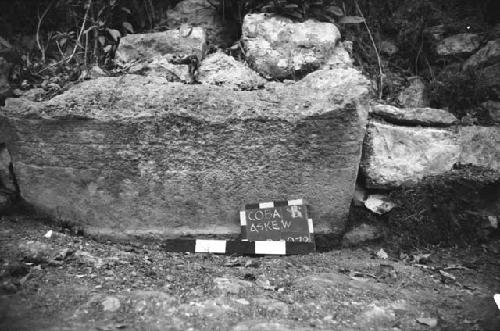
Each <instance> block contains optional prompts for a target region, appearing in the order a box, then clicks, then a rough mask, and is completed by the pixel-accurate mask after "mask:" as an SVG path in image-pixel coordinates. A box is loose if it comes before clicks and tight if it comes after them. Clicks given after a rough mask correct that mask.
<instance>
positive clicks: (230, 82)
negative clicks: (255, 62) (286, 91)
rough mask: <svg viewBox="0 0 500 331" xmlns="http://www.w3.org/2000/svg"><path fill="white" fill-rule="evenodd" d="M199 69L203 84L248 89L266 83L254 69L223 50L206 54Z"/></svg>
mask: <svg viewBox="0 0 500 331" xmlns="http://www.w3.org/2000/svg"><path fill="white" fill-rule="evenodd" d="M199 70H200V74H199V80H200V82H201V83H203V84H209V85H217V86H224V87H227V88H230V89H234V90H245V91H250V90H256V89H259V88H262V87H263V86H264V84H265V83H266V80H265V79H264V78H262V77H260V76H259V75H258V74H257V73H256V72H255V71H253V70H252V69H250V68H249V67H247V66H246V65H245V64H243V63H241V62H238V61H236V59H235V58H233V57H232V56H229V55H226V54H224V53H223V52H217V53H214V54H211V55H209V56H207V58H205V59H204V60H203V62H202V63H201V66H200V69H199Z"/></svg>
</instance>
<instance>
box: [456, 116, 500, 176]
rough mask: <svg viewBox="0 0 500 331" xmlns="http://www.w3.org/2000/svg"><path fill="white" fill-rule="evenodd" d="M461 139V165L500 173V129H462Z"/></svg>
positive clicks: (469, 127)
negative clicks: (474, 166)
mask: <svg viewBox="0 0 500 331" xmlns="http://www.w3.org/2000/svg"><path fill="white" fill-rule="evenodd" d="M459 137H460V138H459V140H460V146H461V153H460V159H459V162H460V163H461V164H469V163H470V164H473V165H476V166H482V167H486V168H489V169H493V170H497V171H500V127H480V126H466V127H461V128H460V131H459Z"/></svg>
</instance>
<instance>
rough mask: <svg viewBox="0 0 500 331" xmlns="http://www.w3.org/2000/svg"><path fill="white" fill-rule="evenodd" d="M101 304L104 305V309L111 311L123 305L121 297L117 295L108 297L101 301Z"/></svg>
mask: <svg viewBox="0 0 500 331" xmlns="http://www.w3.org/2000/svg"><path fill="white" fill-rule="evenodd" d="M101 305H102V309H103V310H104V311H109V312H115V311H117V310H118V309H120V306H121V304H120V299H118V298H117V297H113V296H109V297H106V298H105V299H104V300H103V301H102V302H101Z"/></svg>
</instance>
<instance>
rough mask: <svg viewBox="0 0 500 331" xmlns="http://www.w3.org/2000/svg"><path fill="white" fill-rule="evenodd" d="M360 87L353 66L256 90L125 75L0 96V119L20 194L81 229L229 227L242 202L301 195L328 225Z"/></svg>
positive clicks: (359, 135)
mask: <svg viewBox="0 0 500 331" xmlns="http://www.w3.org/2000/svg"><path fill="white" fill-rule="evenodd" d="M369 98H370V82H369V80H368V79H366V77H364V76H363V75H362V74H361V73H360V72H359V71H357V70H355V69H353V68H336V69H333V70H319V71H316V72H314V73H311V74H309V75H307V76H306V77H305V78H304V79H302V80H301V81H298V82H296V83H294V84H289V85H287V84H281V83H273V84H272V85H271V86H269V87H267V88H266V89H264V90H258V91H234V90H232V89H228V88H224V87H219V86H213V85H205V84H194V85H191V84H181V83H171V82H168V81H166V80H165V79H163V78H159V77H144V76H140V75H125V76H122V77H101V78H97V79H95V80H89V81H84V82H82V83H80V84H78V85H75V86H73V87H71V88H70V89H69V90H68V91H66V92H64V93H63V94H61V95H58V96H55V97H54V98H52V99H50V100H48V101H44V102H32V101H29V100H25V99H8V101H9V102H8V103H7V104H6V107H4V108H3V109H2V113H0V114H1V115H3V116H1V117H0V125H1V124H2V122H3V123H6V122H7V123H8V125H9V127H10V128H11V129H12V130H13V131H14V133H12V134H11V136H10V139H7V141H8V147H9V150H10V151H11V153H12V155H13V160H14V166H15V171H16V176H17V179H18V183H19V186H20V191H21V194H22V196H23V197H24V198H25V199H26V200H27V201H28V202H29V203H31V204H32V205H33V206H35V207H36V208H39V209H41V210H43V211H45V212H46V213H48V214H50V215H52V216H53V217H55V218H59V219H62V220H71V221H73V222H79V223H80V224H81V225H82V226H83V227H84V230H85V231H86V232H90V233H92V232H94V233H95V232H99V233H109V234H116V233H119V234H122V233H129V234H147V233H160V234H165V235H170V236H177V235H181V234H187V233H192V234H201V233H231V234H235V233H239V232H240V224H239V207H240V205H241V204H243V203H251V202H259V201H270V200H271V201H272V200H286V199H294V198H304V199H307V200H308V201H310V202H311V205H312V206H313V208H312V213H311V214H312V218H313V220H314V223H315V232H319V233H327V232H328V233H337V234H340V233H341V232H342V231H343V229H344V224H345V220H346V216H347V214H348V212H349V205H350V202H351V198H352V194H353V191H354V183H355V179H356V176H357V169H358V165H359V159H360V155H361V145H362V140H363V136H364V132H365V126H366V118H367V113H368V105H367V104H368V102H369ZM11 132H12V131H11Z"/></svg>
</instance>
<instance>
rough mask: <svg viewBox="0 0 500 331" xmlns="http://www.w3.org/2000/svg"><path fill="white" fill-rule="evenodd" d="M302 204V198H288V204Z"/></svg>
mask: <svg viewBox="0 0 500 331" xmlns="http://www.w3.org/2000/svg"><path fill="white" fill-rule="evenodd" d="M303 204H304V201H302V199H295V200H288V205H289V206H300V205H303Z"/></svg>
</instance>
